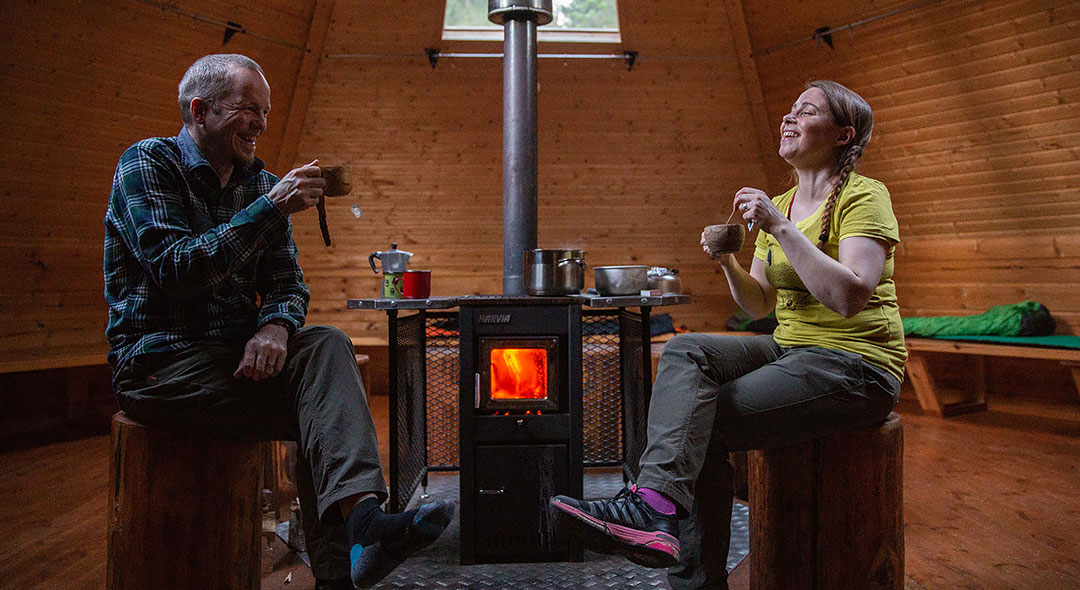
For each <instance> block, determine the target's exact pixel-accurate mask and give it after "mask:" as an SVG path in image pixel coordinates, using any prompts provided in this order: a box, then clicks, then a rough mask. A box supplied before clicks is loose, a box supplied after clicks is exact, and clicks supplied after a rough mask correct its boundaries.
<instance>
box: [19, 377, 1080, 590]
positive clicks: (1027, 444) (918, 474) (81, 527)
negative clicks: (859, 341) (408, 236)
mask: <svg viewBox="0 0 1080 590" xmlns="http://www.w3.org/2000/svg"><path fill="white" fill-rule="evenodd" d="M1067 387H1068V390H1067V392H1068V394H1069V395H1070V396H1071V395H1073V390H1072V385H1071V384H1068V385H1067ZM1014 391H1022V389H1016V390H1014ZM370 399H371V409H372V415H373V418H374V420H375V424H376V428H377V430H378V431H379V439H380V441H382V443H383V446H382V447H381V448H380V452H381V457H380V458H381V461H382V463H383V465H386V462H387V456H386V447H385V443H386V440H387V436H388V435H387V432H388V431H387V428H388V423H387V420H388V414H387V401H386V400H387V398H386V397H385V396H382V397H378V396H375V397H372V398H370ZM989 405H990V409H989V410H988V411H987V412H983V413H980V414H976V415H968V416H961V417H958V418H955V419H952V420H949V421H944V420H941V419H940V418H935V417H930V416H923V415H921V414H920V413H919V409H918V407H917V405H915V404H914V402H912V403H910V404H909V403H907V402H906V401H905V402H902V404H901V408H900V410H901V414H902V416H903V421H904V520H905V522H906V525H905V536H904V541H905V562H906V567H905V572H906V582H907V583H906V587H907V588H910V589H915V590H937V589H941V588H988V589H1004V588H1009V589H1012V588H1016V589H1019V590H1072V589H1073V588H1076V587H1077V586H1078V585H1080V561H1078V560H1077V557H1076V556H1077V555H1080V531H1078V530H1077V527H1076V526H1075V523H1076V519H1077V518H1080V500H1078V498H1077V495H1076V493H1075V490H1076V489H1077V488H1078V487H1080V472H1078V471H1077V469H1076V465H1077V461H1078V459H1080V404H1078V403H1076V402H1075V401H1072V402H1071V403H1059V402H1052V403H1051V402H1047V401H1045V400H1030V399H1025V398H1018V397H1012V396H1004V395H1002V396H995V397H992V398H991V399H990V400H989ZM109 456H110V455H109V437H108V436H98V437H93V438H89V439H84V440H80V441H74V442H66V443H59V444H54V445H49V446H45V447H38V448H33V449H27V450H22V451H18V452H11V453H0V473H3V474H4V475H5V476H4V477H3V478H0V504H2V505H3V506H4V507H5V510H2V511H0V535H3V539H4V543H2V544H0V579H3V580H4V584H5V586H4V587H5V588H6V587H11V588H50V589H51V590H69V589H70V590H76V589H78V590H83V589H86V588H100V587H102V586H103V584H104V580H105V555H106V550H105V546H106V541H105V537H106V535H105V527H106V519H105V511H104V510H103V509H102V508H103V507H104V506H105V505H106V502H107V496H108V492H107V488H108V486H107V480H108V465H109ZM433 477H437V475H435V476H433ZM42 490H48V493H42ZM281 553H282V551H281V548H280V545H279V544H277V543H276V544H275V546H274V550H272V551H268V552H267V553H266V554H264V555H265V561H264V578H263V581H262V587H263V588H264V589H266V590H311V589H312V588H313V587H314V582H313V580H312V578H311V573H310V571H308V569H307V566H305V565H304V564H303V563H302V562H300V561H299V560H298V559H296V558H295V557H292V558H289V557H283V556H281ZM286 553H287V552H286ZM746 563H747V562H745V561H744V562H743V565H741V566H740V567H739V568H738V569H737V570H736V572H735V575H734V576H733V577H732V579H731V589H732V590H745V589H746V588H748V587H749V582H748V579H747V571H746V570H747V567H746ZM289 574H292V575H291V583H286V582H285V578H286V576H287V575H289Z"/></svg>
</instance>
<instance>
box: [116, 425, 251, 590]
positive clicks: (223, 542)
mask: <svg viewBox="0 0 1080 590" xmlns="http://www.w3.org/2000/svg"><path fill="white" fill-rule="evenodd" d="M262 473H263V445H262V444H261V443H255V442H236V441H226V440H216V439H210V438H206V437H198V436H191V435H186V434H180V433H174V432H170V431H169V430H167V429H163V428H159V427H148V426H145V425H143V424H140V423H138V422H135V421H134V420H131V419H130V418H128V417H127V416H125V415H124V414H123V412H120V413H118V414H117V415H116V416H115V417H114V418H113V422H112V463H111V466H110V469H109V487H108V490H109V498H108V502H107V505H108V511H107V523H108V524H107V539H108V562H107V568H106V569H107V571H106V583H105V587H106V588H108V590H136V589H141V588H156V587H163V586H164V587H172V588H197V587H214V588H237V589H253V590H257V589H258V588H259V581H260V578H261V576H260V571H261V570H260V558H261V545H260V543H259V532H260V531H261V529H262V510H261V507H260V488H261V486H260V483H261V481H262ZM103 506H104V505H103Z"/></svg>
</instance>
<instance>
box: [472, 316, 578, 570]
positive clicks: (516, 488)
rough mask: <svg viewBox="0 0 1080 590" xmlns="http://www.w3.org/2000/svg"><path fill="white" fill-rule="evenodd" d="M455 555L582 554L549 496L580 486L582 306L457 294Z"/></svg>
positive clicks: (556, 557) (489, 558) (490, 558)
mask: <svg viewBox="0 0 1080 590" xmlns="http://www.w3.org/2000/svg"><path fill="white" fill-rule="evenodd" d="M458 314H459V315H458V318H459V320H458V325H459V329H460V334H461V340H460V357H459V361H460V366H461V379H460V384H461V397H460V402H461V405H460V413H459V417H460V447H459V448H460V461H461V562H462V563H465V564H473V563H502V562H521V561H568V560H580V559H581V556H582V553H581V548H580V546H578V545H577V543H576V542H575V541H574V540H573V539H571V538H569V537H564V536H563V535H561V534H559V532H558V531H557V530H556V529H555V526H554V520H553V519H554V515H553V514H552V513H551V512H550V510H549V508H548V500H549V499H550V498H551V496H553V495H555V494H569V495H577V496H580V495H581V492H582V475H583V472H582V465H583V459H582V403H581V400H582V375H581V304H580V302H572V301H571V300H568V299H560V298H529V297H491V298H479V299H478V300H474V301H470V302H468V304H466V303H465V302H462V304H461V306H460V307H459V312H458Z"/></svg>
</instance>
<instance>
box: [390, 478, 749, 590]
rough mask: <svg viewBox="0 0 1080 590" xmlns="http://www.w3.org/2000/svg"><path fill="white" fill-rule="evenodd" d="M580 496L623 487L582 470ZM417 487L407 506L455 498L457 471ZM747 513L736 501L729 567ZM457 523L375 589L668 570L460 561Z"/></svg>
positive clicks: (617, 564)
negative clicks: (424, 491)
mask: <svg viewBox="0 0 1080 590" xmlns="http://www.w3.org/2000/svg"><path fill="white" fill-rule="evenodd" d="M584 483H585V497H586V498H603V497H608V498H610V497H611V496H613V495H615V494H616V493H617V492H618V491H619V490H620V489H621V488H622V486H623V482H622V477H621V476H620V475H619V474H618V473H614V472H600V473H597V472H592V471H590V470H586V472H585V482H584ZM421 491H422V490H417V494H416V496H414V497H413V500H412V503H411V504H410V506H411V507H412V506H416V505H418V504H419V503H423V502H428V501H431V500H432V499H439V498H453V499H455V500H456V499H457V498H458V476H457V474H456V473H432V474H431V475H430V476H429V485H428V488H427V493H428V497H427V498H426V499H423V500H422V499H421V498H420V494H421ZM749 534H750V533H749V513H748V510H747V507H746V506H745V505H743V504H739V503H737V502H736V503H735V504H734V507H733V509H732V518H731V548H730V551H729V552H728V570H729V571H730V570H731V569H732V568H734V567H735V566H736V565H738V563H739V562H740V561H741V560H742V559H743V558H744V557H746V555H747V554H748V553H749ZM458 544H459V525H458V519H457V517H455V518H454V521H453V522H452V523H450V526H449V528H447V530H446V532H444V533H443V535H442V536H441V537H440V538H439V540H438V541H436V542H435V543H434V544H433V545H432V546H430V547H428V548H427V549H424V550H423V551H421V552H420V553H418V554H417V555H415V556H414V557H412V558H411V559H409V560H408V561H406V562H405V563H403V564H401V565H400V566H399V567H398V568H397V569H396V570H394V572H393V573H392V574H390V576H388V577H387V578H386V579H385V580H383V581H382V582H381V583H379V584H378V585H377V586H375V588H381V589H408V590H426V589H429V588H430V589H438V590H465V589H470V590H471V589H484V590H487V589H492V590H495V589H502V588H508V589H515V590H567V589H577V588H667V587H668V585H667V572H666V570H663V569H649V568H644V567H641V566H638V565H634V564H633V563H630V562H629V561H627V560H625V559H623V558H621V557H616V556H611V555H602V554H599V553H593V552H591V551H586V552H585V561H583V562H580V563H567V562H556V563H512V564H482V565H461V564H460V563H458V561H459V557H458V555H459V552H458Z"/></svg>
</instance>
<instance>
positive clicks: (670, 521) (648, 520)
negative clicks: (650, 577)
mask: <svg viewBox="0 0 1080 590" xmlns="http://www.w3.org/2000/svg"><path fill="white" fill-rule="evenodd" d="M551 506H552V507H554V508H556V509H558V512H556V514H558V515H559V521H560V523H565V525H566V526H567V527H568V528H569V529H570V530H571V531H573V532H574V533H575V534H577V535H578V536H580V537H581V538H582V539H584V540H585V547H586V548H588V549H591V550H592V551H596V552H598V553H607V554H614V555H622V556H623V557H626V558H627V559H629V560H630V561H632V562H634V563H636V564H638V565H643V566H645V567H652V568H661V567H672V566H674V565H677V564H678V563H679V523H678V520H677V519H676V517H675V515H674V514H663V513H661V512H658V511H657V510H655V509H653V508H652V507H651V506H649V505H648V503H646V502H645V499H644V498H642V497H641V495H640V494H638V493H637V488H636V487H635V488H631V489H627V488H623V490H622V491H621V492H619V493H618V494H616V495H615V497H614V498H612V499H610V500H592V501H585V500H575V499H574V498H568V497H566V496H555V497H554V498H552V499H551Z"/></svg>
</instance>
